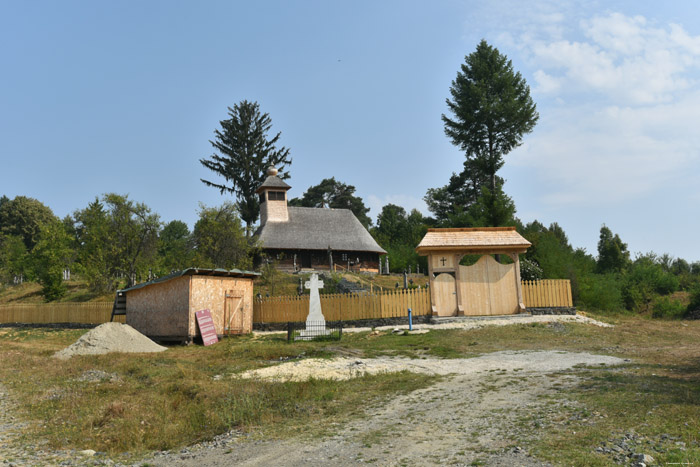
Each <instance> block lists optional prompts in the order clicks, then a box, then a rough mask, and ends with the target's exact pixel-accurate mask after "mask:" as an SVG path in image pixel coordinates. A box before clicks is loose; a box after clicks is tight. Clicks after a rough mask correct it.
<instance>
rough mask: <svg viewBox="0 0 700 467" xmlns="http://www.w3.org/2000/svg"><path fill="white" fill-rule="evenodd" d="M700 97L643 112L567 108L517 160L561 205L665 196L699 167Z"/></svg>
mask: <svg viewBox="0 0 700 467" xmlns="http://www.w3.org/2000/svg"><path fill="white" fill-rule="evenodd" d="M697 109H700V91H698V92H695V93H693V94H692V95H689V96H687V97H686V98H684V99H682V100H679V101H678V102H675V103H672V104H665V105H657V106H648V107H641V108H631V107H615V106H611V107H606V108H603V109H599V110H594V109H592V108H591V106H580V107H573V108H562V109H560V110H557V111H555V112H554V113H552V114H550V115H549V116H548V117H546V119H545V121H544V122H543V128H541V131H538V132H536V133H535V135H533V136H532V137H530V138H528V145H527V146H524V147H523V148H520V149H519V150H518V151H516V152H514V153H513V158H512V159H511V160H512V161H513V163H514V164H517V165H519V166H527V167H532V168H534V169H535V170H536V173H537V176H538V178H540V181H541V182H544V183H543V187H546V188H545V189H546V190H547V191H546V192H542V193H541V195H540V196H541V199H542V201H544V202H546V203H548V204H555V205H572V204H573V205H577V204H578V205H596V204H606V203H616V202H621V201H625V200H629V199H634V198H636V197H640V196H643V195H645V194H648V193H653V192H655V191H661V190H663V189H664V186H669V185H671V184H674V183H676V180H677V179H678V178H679V177H684V176H685V175H686V174H685V173H684V172H685V170H686V169H687V168H688V167H690V166H691V164H692V163H693V161H696V160H697V159H698V153H699V152H700V149H699V148H700V134H698V133H697V132H696V125H697V123H696V122H697V117H698V110H697Z"/></svg>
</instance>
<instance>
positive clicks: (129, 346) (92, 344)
mask: <svg viewBox="0 0 700 467" xmlns="http://www.w3.org/2000/svg"><path fill="white" fill-rule="evenodd" d="M164 350H167V347H163V346H161V345H158V344H156V343H155V342H153V341H152V340H151V339H149V338H148V337H146V336H144V335H143V334H141V333H140V332H138V331H137V330H136V329H134V328H132V327H131V326H129V325H128V324H121V323H104V324H100V325H99V326H97V327H96V328H95V329H93V330H91V331H88V332H87V333H85V334H83V335H82V336H81V337H80V339H78V340H77V341H75V343H73V344H72V345H70V346H68V347H66V348H65V349H63V350H60V351H58V352H56V353H55V354H54V357H56V358H60V359H61V360H67V359H69V358H71V357H72V356H73V355H101V354H106V353H111V352H125V353H126V352H133V353H150V352H162V351H164Z"/></svg>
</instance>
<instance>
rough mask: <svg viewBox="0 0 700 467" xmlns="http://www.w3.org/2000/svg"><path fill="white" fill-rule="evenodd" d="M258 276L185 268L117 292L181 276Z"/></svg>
mask: <svg viewBox="0 0 700 467" xmlns="http://www.w3.org/2000/svg"><path fill="white" fill-rule="evenodd" d="M259 275H260V273H259V272H254V271H242V270H240V269H230V270H229V269H203V268H187V269H183V270H182V271H176V272H173V273H172V274H168V275H167V276H163V277H159V278H158V279H153V280H152V281H148V282H142V283H140V284H136V285H134V286H132V287H129V288H126V289H122V290H120V291H119V292H128V291H130V290H136V289H141V288H143V287H147V286H149V285H153V284H159V283H161V282H167V281H169V280H172V279H175V278H178V277H182V276H218V277H240V278H244V279H254V278H256V277H258V276H259Z"/></svg>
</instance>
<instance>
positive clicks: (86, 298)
mask: <svg viewBox="0 0 700 467" xmlns="http://www.w3.org/2000/svg"><path fill="white" fill-rule="evenodd" d="M65 284H66V287H67V289H68V290H67V291H66V294H65V295H64V296H63V297H62V298H61V299H60V300H57V301H59V302H111V301H113V300H114V293H113V292H109V293H104V294H101V293H96V292H92V291H90V290H89V288H88V286H87V283H86V282H85V281H84V280H81V279H72V280H69V281H67V282H66V283H65ZM44 301H45V300H44V297H43V296H42V295H41V285H39V284H38V283H37V282H24V283H22V284H19V285H8V286H5V287H0V305H6V304H14V303H44Z"/></svg>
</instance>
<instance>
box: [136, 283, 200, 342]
mask: <svg viewBox="0 0 700 467" xmlns="http://www.w3.org/2000/svg"><path fill="white" fill-rule="evenodd" d="M189 289H190V277H189V276H184V277H178V278H175V279H172V280H169V281H167V282H163V283H159V284H152V285H150V286H148V287H143V288H141V289H136V290H130V291H128V292H127V293H126V324H128V325H129V326H131V327H133V328H134V329H136V330H137V331H139V332H141V333H142V334H145V335H147V336H151V337H177V338H184V337H188V329H189V325H190V323H189V321H190V319H189Z"/></svg>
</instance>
